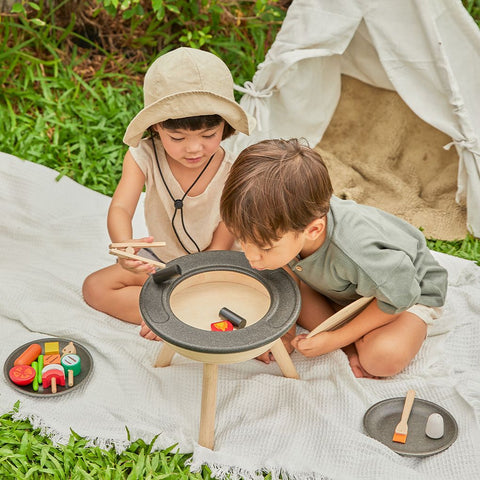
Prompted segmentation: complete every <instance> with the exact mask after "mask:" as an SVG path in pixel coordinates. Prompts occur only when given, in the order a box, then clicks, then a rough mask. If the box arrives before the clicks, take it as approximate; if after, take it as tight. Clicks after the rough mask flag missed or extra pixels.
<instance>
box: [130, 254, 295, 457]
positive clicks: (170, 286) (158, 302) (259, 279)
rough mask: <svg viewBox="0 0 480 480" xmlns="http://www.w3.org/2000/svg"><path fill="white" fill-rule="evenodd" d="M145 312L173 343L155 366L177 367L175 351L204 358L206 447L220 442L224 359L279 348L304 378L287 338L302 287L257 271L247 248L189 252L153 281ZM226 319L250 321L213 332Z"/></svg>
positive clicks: (282, 363) (144, 296) (145, 292)
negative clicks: (244, 250)
mask: <svg viewBox="0 0 480 480" xmlns="http://www.w3.org/2000/svg"><path fill="white" fill-rule="evenodd" d="M140 311H141V314H142V317H143V319H144V321H145V323H146V324H147V325H148V327H149V328H150V329H151V330H152V331H153V332H155V333H156V334H157V335H158V336H159V337H161V338H162V339H163V340H164V342H165V343H164V345H163V347H162V350H161V351H160V354H159V356H158V358H157V361H156V364H155V366H158V367H165V366H168V365H170V362H171V360H172V357H173V355H174V353H175V352H177V353H179V354H181V355H183V356H185V357H187V358H190V359H193V360H197V361H200V362H203V364H204V372H203V390H202V409H201V418H200V436H199V443H200V445H202V446H205V447H207V448H213V443H214V424H215V403H216V385H217V373H218V372H217V367H218V364H223V363H236V362H242V361H245V360H250V359H252V358H254V357H257V356H258V355H261V354H262V353H264V352H266V351H268V350H271V351H272V354H273V355H274V357H275V360H276V361H277V363H278V365H279V367H280V369H281V371H282V373H283V374H284V375H285V376H286V377H290V378H298V375H297V372H296V370H295V367H294V365H293V363H292V361H291V359H290V356H289V355H288V353H287V351H286V349H285V347H284V345H283V343H282V340H281V338H280V337H282V335H284V334H285V333H286V332H287V331H288V330H289V329H290V327H291V326H292V325H293V324H294V323H295V321H296V319H297V317H298V314H299V312H300V293H299V290H298V287H297V285H296V283H295V281H294V280H293V278H292V277H291V276H290V275H289V274H288V273H287V272H286V271H285V270H283V269H278V270H262V271H257V270H254V269H252V268H251V267H250V265H249V264H248V261H247V260H246V258H245V256H244V255H243V253H240V252H232V251H208V252H200V253H195V254H191V255H186V256H184V257H180V258H178V259H176V260H174V261H172V262H170V263H168V264H167V265H166V268H165V269H164V270H159V271H158V273H156V274H154V275H152V276H151V277H150V278H149V279H148V280H147V281H146V283H145V285H144V286H143V288H142V291H141V293H140ZM221 311H222V315H219V314H220V312H221ZM222 318H231V320H232V323H234V324H236V325H239V326H242V327H243V325H242V324H241V323H242V320H243V319H245V320H246V325H245V327H244V328H237V329H234V330H231V331H223V332H215V331H211V324H212V323H214V322H218V321H220V320H222ZM243 323H245V322H243Z"/></svg>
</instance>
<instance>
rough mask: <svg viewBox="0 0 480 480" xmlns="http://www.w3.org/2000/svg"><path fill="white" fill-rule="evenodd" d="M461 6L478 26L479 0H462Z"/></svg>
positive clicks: (479, 15)
mask: <svg viewBox="0 0 480 480" xmlns="http://www.w3.org/2000/svg"><path fill="white" fill-rule="evenodd" d="M462 3H463V6H464V7H465V9H466V10H467V12H468V13H469V14H470V15H471V17H472V18H473V20H475V23H476V24H477V25H478V26H479V27H480V0H463V2H462Z"/></svg>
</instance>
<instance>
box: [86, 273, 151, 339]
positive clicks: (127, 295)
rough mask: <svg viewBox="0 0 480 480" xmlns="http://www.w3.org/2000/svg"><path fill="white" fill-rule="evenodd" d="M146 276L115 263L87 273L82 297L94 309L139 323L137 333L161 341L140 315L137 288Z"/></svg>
mask: <svg viewBox="0 0 480 480" xmlns="http://www.w3.org/2000/svg"><path fill="white" fill-rule="evenodd" d="M147 278H148V275H146V274H143V273H141V274H136V273H132V272H129V271H127V270H125V269H124V268H122V267H121V266H120V265H118V264H114V265H110V266H109V267H105V268H102V269H101V270H98V271H97V272H94V273H92V274H91V275H89V276H88V277H87V278H86V279H85V282H84V283H83V298H84V299H85V301H86V302H87V303H88V304H89V305H90V306H91V307H93V308H95V309H96V310H99V311H101V312H104V313H107V314H108V315H111V316H112V317H116V318H118V319H120V320H123V321H124V322H128V323H133V324H135V325H141V326H142V327H141V330H140V335H141V336H142V337H145V338H147V339H149V340H160V338H159V337H158V336H157V335H155V333H153V332H152V331H151V330H150V329H149V328H148V327H147V326H146V325H145V323H144V321H143V319H142V316H141V314H140V308H139V297H140V290H141V289H142V286H143V284H144V283H145V281H146V280H147Z"/></svg>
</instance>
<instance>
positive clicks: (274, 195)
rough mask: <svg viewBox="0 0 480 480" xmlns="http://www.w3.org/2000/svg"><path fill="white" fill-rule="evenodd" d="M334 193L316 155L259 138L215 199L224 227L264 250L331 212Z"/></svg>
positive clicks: (307, 149) (293, 142) (297, 144)
mask: <svg viewBox="0 0 480 480" xmlns="http://www.w3.org/2000/svg"><path fill="white" fill-rule="evenodd" d="M332 193H333V189H332V184H331V181H330V176H329V174H328V170H327V167H326V166H325V164H324V163H323V160H322V157H321V156H320V154H319V153H318V152H316V151H315V150H313V149H311V148H310V147H308V146H305V145H302V144H301V143H300V142H299V141H298V140H296V139H291V140H264V141H263V142H259V143H257V144H255V145H251V146H249V147H247V148H246V149H245V150H243V151H242V152H241V153H240V154H239V156H238V158H237V160H235V162H234V164H233V165H232V168H231V170H230V173H229V175H228V177H227V180H226V182H225V186H224V189H223V193H222V197H221V200H220V214H221V216H222V219H223V221H224V222H225V225H226V226H227V228H228V229H229V230H230V231H231V232H232V233H233V234H234V235H235V236H236V237H237V238H238V239H239V240H241V241H247V242H250V243H254V244H255V245H257V246H260V247H265V246H269V245H271V244H272V243H273V242H276V241H278V240H279V239H280V238H281V237H282V236H283V235H284V234H286V233H288V232H292V231H293V232H298V233H300V232H302V231H303V230H304V229H305V228H306V227H307V226H308V225H309V224H310V222H312V221H313V220H315V219H316V218H322V217H323V216H325V215H326V214H327V213H328V210H329V208H330V198H331V196H332Z"/></svg>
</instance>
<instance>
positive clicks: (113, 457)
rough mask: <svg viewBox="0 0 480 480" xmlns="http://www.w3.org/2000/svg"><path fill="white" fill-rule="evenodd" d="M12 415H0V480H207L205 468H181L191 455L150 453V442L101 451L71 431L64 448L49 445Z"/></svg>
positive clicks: (171, 451) (16, 407) (25, 423)
mask: <svg viewBox="0 0 480 480" xmlns="http://www.w3.org/2000/svg"><path fill="white" fill-rule="evenodd" d="M18 405H19V404H18V402H17V404H16V405H15V406H14V408H13V410H12V412H10V413H8V414H5V415H2V416H1V417H0V478H2V480H7V479H12V480H19V479H27V478H28V479H32V480H35V479H51V480H66V479H68V480H89V479H92V480H93V479H95V480H136V479H138V480H140V479H141V480H143V479H145V480H147V479H151V480H153V479H165V480H169V479H172V480H173V479H175V480H177V479H178V480H199V479H208V480H210V478H211V472H210V470H209V469H208V467H204V468H203V470H202V471H201V472H198V473H192V472H190V469H189V467H188V466H187V465H186V462H187V460H188V459H189V458H190V457H191V455H185V454H181V453H178V451H176V448H175V446H172V447H170V448H167V449H165V450H155V449H154V444H155V441H156V438H154V439H153V440H152V441H151V442H150V443H149V444H147V443H145V442H144V441H143V440H135V441H133V442H132V443H131V444H130V446H129V447H128V448H127V449H126V450H125V451H124V452H123V453H121V454H117V453H116V452H115V450H113V449H110V450H102V449H100V448H99V447H95V446H91V445H89V442H88V441H87V440H86V439H84V438H82V437H81V436H80V435H78V434H76V433H75V432H73V431H72V432H71V435H70V439H69V442H68V443H67V444H66V445H57V446H54V445H53V444H52V441H51V440H50V439H49V438H48V437H46V436H44V435H42V434H41V432H40V430H39V429H34V428H33V427H32V425H31V424H30V422H28V421H25V420H13V419H12V416H13V415H14V414H15V413H16V412H17V411H18Z"/></svg>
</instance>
